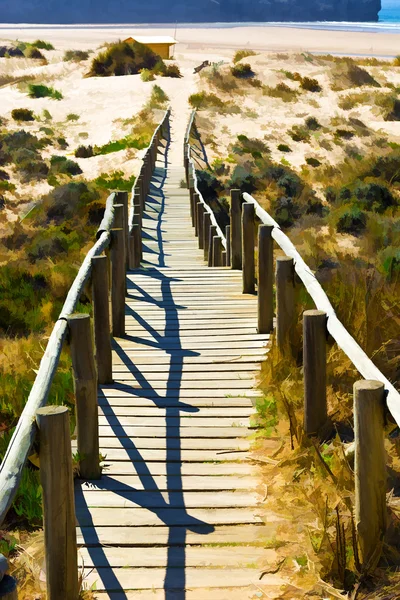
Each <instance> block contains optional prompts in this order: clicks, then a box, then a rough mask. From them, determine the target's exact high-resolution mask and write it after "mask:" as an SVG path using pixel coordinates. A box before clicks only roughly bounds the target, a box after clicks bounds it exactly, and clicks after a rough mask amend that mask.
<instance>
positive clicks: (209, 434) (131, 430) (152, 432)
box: [99, 425, 250, 439]
mask: <svg viewBox="0 0 400 600" xmlns="http://www.w3.org/2000/svg"><path fill="white" fill-rule="evenodd" d="M249 433H250V432H249V429H248V428H247V427H207V428H205V427H195V426H194V425H193V426H192V427H190V428H189V427H168V431H166V430H165V427H154V429H151V428H149V427H140V426H138V427H133V426H131V425H125V426H124V427H122V426H120V425H113V426H111V425H100V427H99V436H100V437H111V436H118V437H119V438H126V437H128V438H133V439H136V438H139V437H150V438H155V437H163V438H165V437H166V436H167V437H170V438H171V437H177V438H180V439H183V438H230V439H236V438H243V437H244V438H247V437H249Z"/></svg>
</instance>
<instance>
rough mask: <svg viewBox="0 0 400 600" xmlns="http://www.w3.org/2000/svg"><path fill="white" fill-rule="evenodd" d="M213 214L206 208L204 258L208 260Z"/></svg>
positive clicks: (204, 216) (204, 217)
mask: <svg viewBox="0 0 400 600" xmlns="http://www.w3.org/2000/svg"><path fill="white" fill-rule="evenodd" d="M210 227H211V215H210V213H209V212H208V211H207V210H205V209H204V215H203V246H204V248H203V249H204V260H205V261H206V262H208V251H209V239H210Z"/></svg>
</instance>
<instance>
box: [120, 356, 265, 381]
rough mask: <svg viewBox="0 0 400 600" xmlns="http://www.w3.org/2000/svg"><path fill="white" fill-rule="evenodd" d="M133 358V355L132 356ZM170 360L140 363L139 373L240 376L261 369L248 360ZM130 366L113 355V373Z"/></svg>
mask: <svg viewBox="0 0 400 600" xmlns="http://www.w3.org/2000/svg"><path fill="white" fill-rule="evenodd" d="M133 358H135V357H133ZM170 363H171V361H169V363H167V364H160V365H158V368H156V367H155V365H142V366H141V367H140V372H141V373H154V374H155V373H165V372H168V373H175V372H182V373H224V372H227V371H228V372H230V371H233V372H234V373H238V372H240V377H241V376H242V372H243V371H244V372H245V373H246V372H248V373H250V374H253V375H257V374H258V373H259V371H261V366H260V365H259V364H258V363H256V362H253V363H252V362H248V363H229V362H219V363H206V364H197V363H192V364H182V365H180V364H174V363H172V364H170ZM131 368H132V367H131V366H130V365H129V366H128V365H126V364H125V363H123V362H122V361H121V360H120V362H117V357H115V360H114V365H113V371H114V373H129V372H130V369H131Z"/></svg>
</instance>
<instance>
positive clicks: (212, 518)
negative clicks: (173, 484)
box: [76, 495, 262, 535]
mask: <svg viewBox="0 0 400 600" xmlns="http://www.w3.org/2000/svg"><path fill="white" fill-rule="evenodd" d="M76 518H77V520H78V524H79V526H80V527H91V526H94V527H144V526H147V527H159V526H163V525H165V524H167V525H168V526H169V527H172V526H177V525H179V526H180V527H183V526H185V527H189V526H190V527H192V526H194V525H206V526H208V527H207V528H208V530H209V531H210V530H211V527H210V526H211V525H246V524H251V523H262V519H261V517H260V516H258V515H257V514H256V511H255V510H251V509H248V508H193V509H191V510H190V514H188V513H187V512H186V510H185V507H184V506H182V507H177V508H170V507H168V506H167V504H166V508H160V509H158V510H157V511H151V510H143V509H142V508H88V506H87V505H86V503H85V502H84V500H83V498H82V497H81V496H80V495H78V496H77V498H76ZM132 535H135V532H134V531H133V532H132Z"/></svg>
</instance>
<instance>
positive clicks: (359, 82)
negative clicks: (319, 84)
mask: <svg viewBox="0 0 400 600" xmlns="http://www.w3.org/2000/svg"><path fill="white" fill-rule="evenodd" d="M332 79H333V84H332V86H331V87H332V89H333V90H335V91H339V90H345V89H347V88H351V87H362V86H364V85H368V86H373V87H381V86H380V85H379V83H378V82H377V81H376V80H375V79H374V78H373V77H372V75H370V74H369V73H368V71H366V70H365V69H363V68H362V67H359V66H358V65H356V64H355V63H354V61H353V60H352V59H351V58H348V59H346V60H343V61H341V62H337V63H335V65H334V66H333V68H332Z"/></svg>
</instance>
